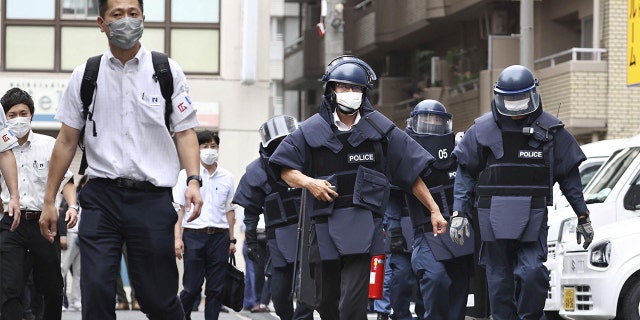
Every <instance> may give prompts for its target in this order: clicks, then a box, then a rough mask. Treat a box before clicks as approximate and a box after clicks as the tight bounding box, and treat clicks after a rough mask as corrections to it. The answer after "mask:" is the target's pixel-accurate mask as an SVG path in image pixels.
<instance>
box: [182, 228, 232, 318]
mask: <svg viewBox="0 0 640 320" xmlns="http://www.w3.org/2000/svg"><path fill="white" fill-rule="evenodd" d="M182 241H183V242H184V275H183V276H182V286H183V290H182V292H180V300H181V301H182V305H183V306H185V315H186V318H187V319H191V311H192V310H193V304H194V302H195V301H196V298H198V297H199V296H200V291H201V290H202V284H203V283H204V280H205V278H206V279H207V284H206V287H205V291H204V294H205V300H204V317H205V319H207V320H209V319H218V317H219V315H220V309H221V308H222V304H221V303H220V299H219V297H220V295H221V294H222V291H223V290H224V279H225V276H226V275H227V272H226V271H227V263H228V261H229V232H228V231H225V232H220V233H214V234H206V233H202V232H196V231H186V230H185V231H184V233H183V234H182Z"/></svg>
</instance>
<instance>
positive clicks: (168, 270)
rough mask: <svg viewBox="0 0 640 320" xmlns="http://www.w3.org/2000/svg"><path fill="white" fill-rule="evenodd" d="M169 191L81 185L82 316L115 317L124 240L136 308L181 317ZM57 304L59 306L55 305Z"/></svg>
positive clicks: (94, 183)
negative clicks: (117, 282) (117, 279)
mask: <svg viewBox="0 0 640 320" xmlns="http://www.w3.org/2000/svg"><path fill="white" fill-rule="evenodd" d="M172 198H173V197H172V194H171V189H170V188H166V190H163V191H160V192H145V191H136V190H132V189H121V188H118V187H116V186H113V185H110V184H107V183H105V182H103V181H100V180H89V182H88V183H87V184H86V185H85V186H84V187H83V188H82V193H80V199H79V200H80V202H81V203H82V219H81V220H80V228H79V232H78V239H79V240H80V243H79V245H80V250H81V251H82V254H81V263H82V271H81V279H82V282H81V285H80V286H81V290H82V318H83V319H101V320H108V319H114V320H115V319H116V313H115V307H114V303H113V302H114V297H115V296H116V278H117V277H118V266H119V265H120V259H121V256H122V245H123V244H124V243H126V245H127V254H128V257H129V275H130V277H131V278H130V280H131V285H132V286H133V287H134V288H135V290H136V299H137V300H138V303H140V307H141V309H142V312H144V313H145V314H147V317H148V318H149V319H152V320H156V319H167V320H176V319H178V320H179V319H184V312H183V311H182V306H181V305H180V300H179V299H178V296H177V294H176V293H177V292H178V267H177V265H176V258H175V250H174V238H173V227H174V225H175V223H176V221H177V214H176V211H175V209H174V208H173V205H172V200H173V199H172ZM58 308H60V307H59V306H58Z"/></svg>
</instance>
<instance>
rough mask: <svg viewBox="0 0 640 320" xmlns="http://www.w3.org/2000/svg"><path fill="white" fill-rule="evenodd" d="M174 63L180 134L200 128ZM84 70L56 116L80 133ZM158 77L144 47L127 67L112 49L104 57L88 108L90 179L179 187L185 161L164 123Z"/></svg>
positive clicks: (175, 119)
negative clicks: (118, 179)
mask: <svg viewBox="0 0 640 320" xmlns="http://www.w3.org/2000/svg"><path fill="white" fill-rule="evenodd" d="M169 64H170V67H171V73H172V75H173V87H174V93H173V101H172V103H173V112H172V113H171V128H172V129H173V130H174V131H175V132H180V131H184V130H187V129H191V128H194V127H196V126H197V125H198V119H197V118H196V111H195V109H194V107H193V105H192V104H191V100H190V99H189V96H188V86H187V82H186V78H185V76H184V73H183V72H182V69H181V68H180V66H179V65H178V63H176V62H175V61H174V60H172V59H169ZM85 66H86V64H82V65H80V66H78V67H77V68H76V69H75V70H73V73H72V75H71V80H70V81H69V85H68V86H67V88H66V89H65V91H64V94H63V95H62V97H61V99H60V103H59V105H58V111H57V113H56V117H55V118H56V120H58V121H60V122H62V123H64V124H66V125H67V126H69V127H72V128H75V129H82V127H83V126H84V125H85V121H84V120H83V119H82V101H81V99H80V85H81V82H82V76H83V74H84V70H85ZM154 73H155V72H154V69H153V63H152V61H151V52H150V51H147V50H146V49H144V47H141V48H140V50H139V51H138V53H137V54H136V56H135V57H134V58H133V59H131V60H130V61H127V62H126V63H125V64H124V65H123V64H122V63H121V62H120V61H119V60H118V59H116V58H115V57H114V56H113V54H112V53H111V51H107V52H106V53H105V54H103V55H102V59H101V61H100V71H99V73H98V79H97V87H96V91H95V93H94V97H93V98H94V103H92V104H91V105H90V106H89V111H90V112H93V120H94V121H95V124H94V122H93V121H91V120H89V119H87V121H86V128H85V133H84V143H85V146H86V149H85V152H86V156H87V162H88V174H89V177H90V178H95V177H98V178H110V179H114V178H119V177H122V178H129V179H134V180H138V181H149V182H151V183H152V184H154V185H155V186H158V187H173V186H174V185H176V182H177V176H178V171H179V170H180V162H179V159H178V153H177V150H176V147H175V143H174V141H173V140H172V138H171V135H170V134H169V131H168V130H167V127H166V125H165V120H164V114H165V100H164V99H163V98H162V94H161V92H160V85H159V84H158V83H157V82H156V80H155V79H154V77H153V75H154ZM94 125H95V131H96V133H97V135H96V136H95V137H94V136H93V131H94Z"/></svg>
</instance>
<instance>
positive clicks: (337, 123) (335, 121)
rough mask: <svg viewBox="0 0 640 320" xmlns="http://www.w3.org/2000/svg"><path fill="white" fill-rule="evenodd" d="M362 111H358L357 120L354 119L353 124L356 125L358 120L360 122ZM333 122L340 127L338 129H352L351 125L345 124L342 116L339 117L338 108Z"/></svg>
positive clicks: (334, 112)
mask: <svg viewBox="0 0 640 320" xmlns="http://www.w3.org/2000/svg"><path fill="white" fill-rule="evenodd" d="M360 118H361V117H360V111H358V112H356V120H355V121H353V125H354V126H355V125H356V124H357V123H358V122H360ZM333 124H335V125H336V127H338V131H349V130H351V127H349V126H347V125H346V124H344V122H342V121H341V120H340V117H338V109H336V110H334V111H333Z"/></svg>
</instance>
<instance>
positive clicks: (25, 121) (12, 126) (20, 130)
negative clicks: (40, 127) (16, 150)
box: [7, 117, 31, 139]
mask: <svg viewBox="0 0 640 320" xmlns="http://www.w3.org/2000/svg"><path fill="white" fill-rule="evenodd" d="M7 125H8V126H9V130H11V131H12V132H13V134H15V135H16V137H18V139H20V138H22V137H24V136H26V135H27V134H28V133H29V131H30V130H31V117H15V118H13V119H9V120H7Z"/></svg>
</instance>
